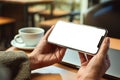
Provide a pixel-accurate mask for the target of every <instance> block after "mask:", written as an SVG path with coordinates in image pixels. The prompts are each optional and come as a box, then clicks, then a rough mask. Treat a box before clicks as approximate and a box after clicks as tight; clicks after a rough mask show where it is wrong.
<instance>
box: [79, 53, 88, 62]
mask: <svg viewBox="0 0 120 80" xmlns="http://www.w3.org/2000/svg"><path fill="white" fill-rule="evenodd" d="M79 57H80V61H81V63H84V62H86V61H87V60H86V57H85V55H84V53H81V52H79Z"/></svg>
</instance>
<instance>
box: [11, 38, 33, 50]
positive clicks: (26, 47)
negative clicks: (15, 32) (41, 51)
mask: <svg viewBox="0 0 120 80" xmlns="http://www.w3.org/2000/svg"><path fill="white" fill-rule="evenodd" d="M11 45H12V46H14V47H17V48H19V49H24V50H33V49H34V48H35V47H30V46H26V45H25V44H24V43H17V42H16V41H15V40H12V41H11Z"/></svg>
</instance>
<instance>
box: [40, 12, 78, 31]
mask: <svg viewBox="0 0 120 80" xmlns="http://www.w3.org/2000/svg"><path fill="white" fill-rule="evenodd" d="M77 15H80V12H76V13H73V14H71V17H70V19H66V18H54V19H49V20H45V21H41V22H40V23H39V24H38V25H39V26H40V27H41V28H43V29H44V30H45V32H46V31H47V30H48V29H50V28H51V26H52V25H55V23H56V22H57V21H58V20H62V21H66V22H73V23H77V24H79V23H80V20H79V19H78V20H75V19H74V17H75V16H77Z"/></svg>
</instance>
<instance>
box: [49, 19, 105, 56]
mask: <svg viewBox="0 0 120 80" xmlns="http://www.w3.org/2000/svg"><path fill="white" fill-rule="evenodd" d="M106 32H107V31H106V30H105V29H101V28H96V27H92V26H88V25H78V24H74V23H68V22H63V21H58V22H57V23H56V25H55V27H54V29H53V31H52V32H51V34H50V35H49V37H48V42H50V43H54V44H57V45H61V46H64V47H67V48H71V49H75V50H78V51H83V52H88V53H92V54H96V53H97V51H98V49H99V47H98V45H100V42H101V40H102V38H104V37H105V35H106Z"/></svg>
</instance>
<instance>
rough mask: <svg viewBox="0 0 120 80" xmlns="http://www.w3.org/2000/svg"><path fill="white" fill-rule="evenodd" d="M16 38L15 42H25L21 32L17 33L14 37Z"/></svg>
mask: <svg viewBox="0 0 120 80" xmlns="http://www.w3.org/2000/svg"><path fill="white" fill-rule="evenodd" d="M14 40H15V42H17V43H20V44H21V43H22V44H23V43H24V42H23V40H22V39H21V37H20V35H19V34H17V35H16V36H15V37H14Z"/></svg>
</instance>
